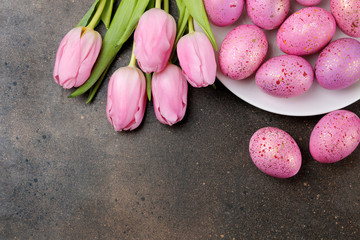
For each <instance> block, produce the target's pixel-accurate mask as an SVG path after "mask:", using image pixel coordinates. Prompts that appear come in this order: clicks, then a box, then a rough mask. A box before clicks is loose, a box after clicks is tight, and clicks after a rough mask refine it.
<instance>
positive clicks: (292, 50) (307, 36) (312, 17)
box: [276, 7, 336, 55]
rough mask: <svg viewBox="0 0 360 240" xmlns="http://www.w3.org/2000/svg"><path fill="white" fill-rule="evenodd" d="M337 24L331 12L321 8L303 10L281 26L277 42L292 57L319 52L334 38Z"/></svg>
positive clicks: (291, 16)
mask: <svg viewBox="0 0 360 240" xmlns="http://www.w3.org/2000/svg"><path fill="white" fill-rule="evenodd" d="M335 30H336V22H335V19H334V17H333V16H332V15H331V13H330V12H328V11H327V10H325V9H323V8H319V7H307V8H303V9H301V10H299V11H297V12H295V13H293V14H292V15H290V16H289V17H288V18H287V19H286V20H285V21H284V23H283V24H282V25H281V26H280V28H279V30H278V32H277V36H276V42H277V44H278V46H279V48H280V50H281V51H283V52H285V53H287V54H292V55H309V54H313V53H317V52H319V51H320V50H321V49H323V48H324V47H325V46H326V45H327V44H328V43H329V42H330V41H331V39H332V38H333V37H334V34H335Z"/></svg>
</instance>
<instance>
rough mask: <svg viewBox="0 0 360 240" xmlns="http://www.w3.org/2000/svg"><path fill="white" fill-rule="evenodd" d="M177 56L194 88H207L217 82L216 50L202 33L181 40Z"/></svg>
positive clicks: (192, 34) (191, 34)
mask: <svg viewBox="0 0 360 240" xmlns="http://www.w3.org/2000/svg"><path fill="white" fill-rule="evenodd" d="M177 55H178V58H179V62H180V66H181V68H182V70H183V73H184V75H185V78H186V79H187V80H188V82H189V83H190V84H191V86H193V87H206V86H208V85H211V84H213V83H214V82H215V78H216V60H215V53H214V48H213V47H212V45H211V43H210V41H209V39H208V38H207V37H206V35H205V34H203V33H201V32H192V33H189V34H187V35H185V36H183V37H182V38H180V40H179V42H178V44H177Z"/></svg>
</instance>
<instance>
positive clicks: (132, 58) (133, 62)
mask: <svg viewBox="0 0 360 240" xmlns="http://www.w3.org/2000/svg"><path fill="white" fill-rule="evenodd" d="M134 49H135V42H134V43H133V49H132V52H131V59H130V63H129V67H135V66H136V57H135V54H134Z"/></svg>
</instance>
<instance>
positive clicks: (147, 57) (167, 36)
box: [134, 8, 176, 73]
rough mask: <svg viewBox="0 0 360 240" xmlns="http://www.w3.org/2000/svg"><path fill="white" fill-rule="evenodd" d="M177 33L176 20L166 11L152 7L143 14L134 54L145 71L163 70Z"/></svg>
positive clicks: (135, 37) (136, 33)
mask: <svg viewBox="0 0 360 240" xmlns="http://www.w3.org/2000/svg"><path fill="white" fill-rule="evenodd" d="M175 35H176V23H175V20H174V18H173V17H172V16H171V15H170V14H168V13H166V12H165V11H163V10H161V9H157V8H152V9H150V10H148V11H146V12H145V13H144V14H143V15H142V16H141V18H140V20H139V24H138V26H137V28H136V30H135V34H134V41H135V49H134V54H135V56H136V58H137V60H138V64H139V66H140V68H141V69H142V70H143V71H144V72H146V73H151V72H161V71H162V70H163V69H164V68H165V67H166V65H167V63H168V61H169V58H170V54H171V51H172V48H173V46H174V41H175Z"/></svg>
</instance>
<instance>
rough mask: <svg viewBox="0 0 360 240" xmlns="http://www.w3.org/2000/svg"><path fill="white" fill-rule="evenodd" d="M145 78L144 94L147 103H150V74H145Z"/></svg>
mask: <svg viewBox="0 0 360 240" xmlns="http://www.w3.org/2000/svg"><path fill="white" fill-rule="evenodd" d="M145 77H146V93H147V97H148V99H149V101H151V73H145Z"/></svg>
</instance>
